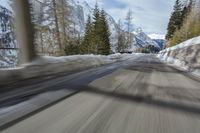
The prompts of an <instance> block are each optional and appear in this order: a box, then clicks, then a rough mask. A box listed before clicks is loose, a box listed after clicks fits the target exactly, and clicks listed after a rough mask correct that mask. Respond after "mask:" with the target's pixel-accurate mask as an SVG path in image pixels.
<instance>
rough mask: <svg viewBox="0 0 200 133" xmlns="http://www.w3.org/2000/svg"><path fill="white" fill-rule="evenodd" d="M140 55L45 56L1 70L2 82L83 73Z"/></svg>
mask: <svg viewBox="0 0 200 133" xmlns="http://www.w3.org/2000/svg"><path fill="white" fill-rule="evenodd" d="M138 56H140V54H113V55H109V56H103V55H74V56H63V57H51V56H43V57H39V58H37V59H36V60H35V61H33V62H31V63H29V64H25V65H23V66H21V67H16V68H8V69H6V68H4V69H0V73H1V75H0V81H1V82H4V81H5V82H7V81H8V82H9V81H15V80H19V79H26V78H33V77H38V76H46V75H52V74H57V73H61V72H72V71H81V70H84V69H87V68H92V67H97V66H101V65H106V64H111V63H114V62H117V61H123V60H128V59H130V58H137V57H138Z"/></svg>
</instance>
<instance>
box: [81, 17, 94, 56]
mask: <svg viewBox="0 0 200 133" xmlns="http://www.w3.org/2000/svg"><path fill="white" fill-rule="evenodd" d="M92 35H93V25H92V20H91V17H90V16H88V19H87V23H86V28H85V36H84V39H83V42H82V44H81V46H80V51H81V54H90V53H93V49H92V45H93V44H92V43H93V42H92V41H93V40H92V39H93V37H92Z"/></svg>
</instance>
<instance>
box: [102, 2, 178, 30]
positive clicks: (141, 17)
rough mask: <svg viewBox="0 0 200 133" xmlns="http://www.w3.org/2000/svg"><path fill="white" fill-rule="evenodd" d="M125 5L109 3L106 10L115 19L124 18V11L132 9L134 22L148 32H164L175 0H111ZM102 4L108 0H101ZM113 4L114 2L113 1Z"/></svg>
mask: <svg viewBox="0 0 200 133" xmlns="http://www.w3.org/2000/svg"><path fill="white" fill-rule="evenodd" d="M111 1H115V2H119V3H123V4H125V5H127V6H126V7H125V8H119V7H116V8H115V7H114V6H112V7H111V8H110V7H109V5H107V6H106V7H107V8H106V11H107V12H108V13H109V14H110V15H111V16H113V17H114V18H115V19H116V20H117V19H119V18H122V19H123V18H125V16H126V12H127V11H128V9H129V8H130V9H131V10H132V11H133V13H134V14H133V16H134V20H133V22H134V24H135V25H136V26H139V27H142V28H143V30H144V31H145V32H147V33H148V34H153V33H158V34H165V33H166V29H167V23H168V21H169V17H170V14H171V11H172V8H173V5H174V2H175V0H111ZM103 2H104V6H105V5H106V3H108V0H103ZM113 5H115V3H113Z"/></svg>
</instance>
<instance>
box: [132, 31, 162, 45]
mask: <svg viewBox="0 0 200 133" xmlns="http://www.w3.org/2000/svg"><path fill="white" fill-rule="evenodd" d="M133 34H134V35H135V40H136V41H135V43H134V44H133V47H136V48H141V47H145V46H147V45H153V46H155V47H158V48H160V46H159V45H158V44H157V43H156V42H155V41H153V40H152V39H151V38H150V37H148V36H147V34H145V33H144V32H143V30H142V29H141V28H137V29H136V30H135V31H134V32H133Z"/></svg>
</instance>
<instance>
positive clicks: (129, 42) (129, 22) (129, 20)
mask: <svg viewBox="0 0 200 133" xmlns="http://www.w3.org/2000/svg"><path fill="white" fill-rule="evenodd" d="M132 20H133V12H132V11H131V10H130V9H129V11H128V13H127V16H126V21H127V32H128V34H127V42H126V46H127V48H131V45H132V37H131V32H132V31H131V26H132Z"/></svg>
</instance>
